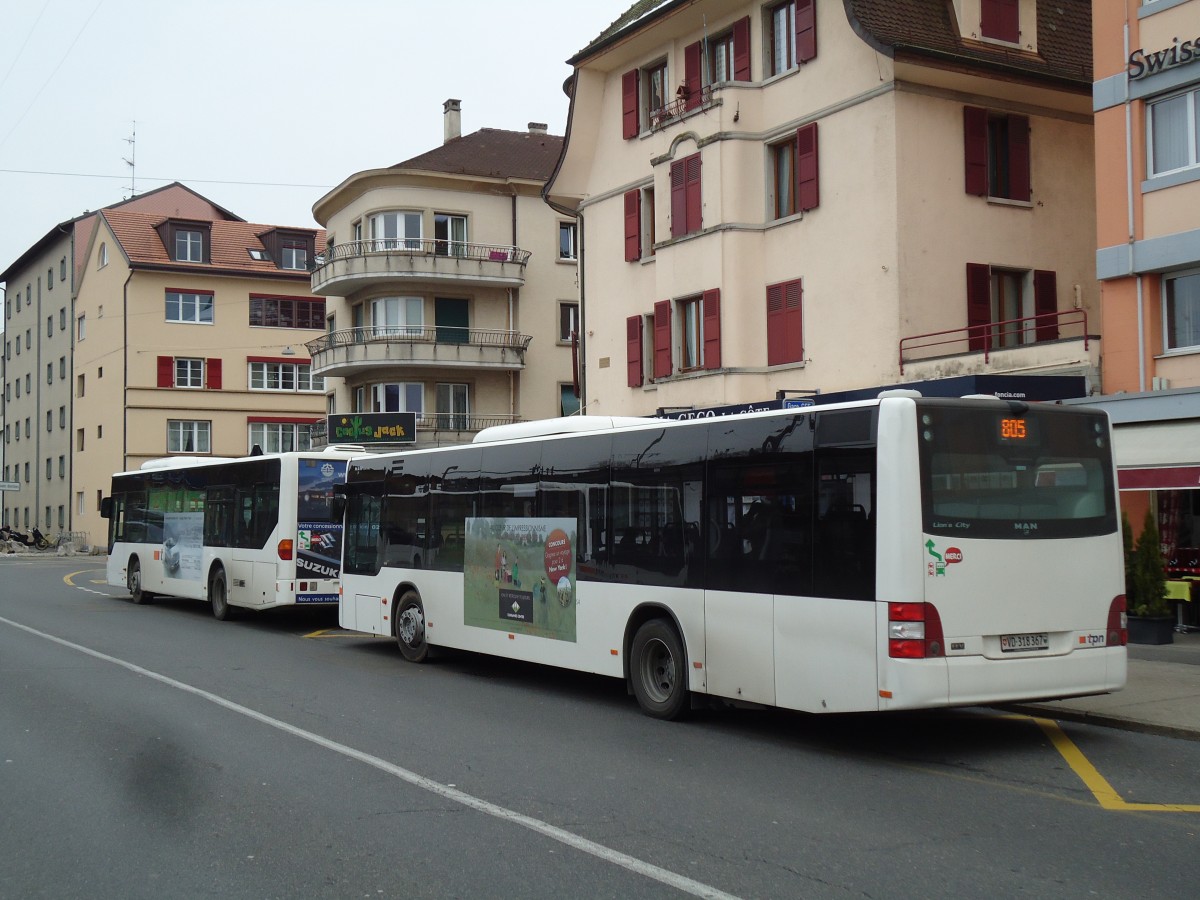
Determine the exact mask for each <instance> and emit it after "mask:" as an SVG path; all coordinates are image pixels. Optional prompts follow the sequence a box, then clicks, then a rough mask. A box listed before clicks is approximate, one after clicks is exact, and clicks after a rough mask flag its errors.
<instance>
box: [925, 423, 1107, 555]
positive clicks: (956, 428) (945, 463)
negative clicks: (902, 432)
mask: <svg viewBox="0 0 1200 900" xmlns="http://www.w3.org/2000/svg"><path fill="white" fill-rule="evenodd" d="M917 416H918V425H919V435H920V437H919V440H920V448H921V453H920V464H921V494H922V507H923V514H924V523H925V531H926V532H927V533H928V534H935V535H945V536H956V537H961V538H968V537H970V538H993V539H995V538H1009V539H1022V538H1076V537H1090V536H1094V535H1102V534H1111V533H1113V532H1114V531H1115V530H1116V528H1117V517H1116V509H1115V503H1114V500H1113V498H1114V491H1113V480H1112V479H1113V474H1112V471H1113V469H1112V448H1111V447H1110V446H1109V440H1108V424H1107V422H1106V421H1105V417H1104V414H1103V413H1097V412H1094V411H1087V410H1079V411H1072V412H1071V413H1069V414H1067V415H1063V410H1061V409H1056V410H1054V412H1053V414H1051V415H1047V414H1045V413H1043V412H1041V411H1039V410H1038V409H1037V407H1036V406H1033V407H1031V406H1026V405H1025V404H1023V403H1017V404H1010V405H1005V406H1000V405H998V404H995V403H991V402H988V403H986V404H980V405H979V406H975V407H972V408H966V409H964V408H963V406H962V404H959V405H957V406H956V407H954V408H951V407H948V406H944V405H941V404H939V403H938V402H937V401H928V400H927V401H922V402H920V403H919V404H918V412H917Z"/></svg>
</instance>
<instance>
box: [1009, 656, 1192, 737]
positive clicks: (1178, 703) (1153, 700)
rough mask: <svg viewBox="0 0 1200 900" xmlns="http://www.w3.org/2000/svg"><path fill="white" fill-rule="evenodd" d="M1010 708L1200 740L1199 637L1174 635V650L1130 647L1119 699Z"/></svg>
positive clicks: (1115, 696) (1084, 699) (1104, 697)
mask: <svg viewBox="0 0 1200 900" xmlns="http://www.w3.org/2000/svg"><path fill="white" fill-rule="evenodd" d="M1007 708H1008V709H1013V710H1016V711H1019V712H1024V713H1029V714H1030V715H1037V716H1045V717H1047V718H1052V719H1068V720H1072V721H1077V722H1090V723H1092V724H1095V725H1104V726H1108V727H1111V728H1125V729H1128V730H1131V731H1145V732H1151V733H1154V734H1165V735H1169V736H1172V737H1182V738H1186V739H1189V740H1200V633H1193V634H1176V635H1175V642H1174V643H1173V644H1162V645H1147V644H1130V645H1129V680H1128V683H1127V684H1126V686H1125V689H1124V690H1123V691H1120V692H1119V693H1116V694H1104V695H1102V696H1099V697H1079V698H1076V699H1073V700H1053V701H1050V702H1047V703H1025V704H1020V705H1013V706H1009V707H1007Z"/></svg>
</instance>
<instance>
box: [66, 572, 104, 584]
mask: <svg viewBox="0 0 1200 900" xmlns="http://www.w3.org/2000/svg"><path fill="white" fill-rule="evenodd" d="M94 571H96V569H95V568H94V567H93V568H91V569H80V570H79V571H78V572H68V573H67V574H66V575H64V576H63V584H65V585H67V586H68V587H79V585H77V584H76V583H75V582H74V581H72V580H71V579H72V578H74V577H76V576H77V575H82V574H83V573H85V572H94ZM92 584H108V579H107V578H105V579H104V580H103V581H93V582H92Z"/></svg>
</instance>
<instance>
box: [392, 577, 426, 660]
mask: <svg viewBox="0 0 1200 900" xmlns="http://www.w3.org/2000/svg"><path fill="white" fill-rule="evenodd" d="M396 643H397V644H398V645H399V647H400V653H401V654H402V655H403V656H404V658H405V659H407V660H408V661H409V662H424V661H425V657H426V656H428V655H429V644H427V643H426V642H425V607H423V606H422V605H421V598H420V597H418V596H417V594H416V592H415V591H405V592H404V595H403V596H402V597H401V598H400V602H399V603H398V604H396Z"/></svg>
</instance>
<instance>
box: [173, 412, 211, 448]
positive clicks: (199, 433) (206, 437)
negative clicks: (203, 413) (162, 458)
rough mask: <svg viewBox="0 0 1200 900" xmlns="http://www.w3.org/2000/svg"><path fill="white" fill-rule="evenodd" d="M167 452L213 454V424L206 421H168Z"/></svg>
mask: <svg viewBox="0 0 1200 900" xmlns="http://www.w3.org/2000/svg"><path fill="white" fill-rule="evenodd" d="M189 445H190V446H189ZM167 452H168V453H211V452H212V422H209V421H206V420H204V419H168V420H167Z"/></svg>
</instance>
